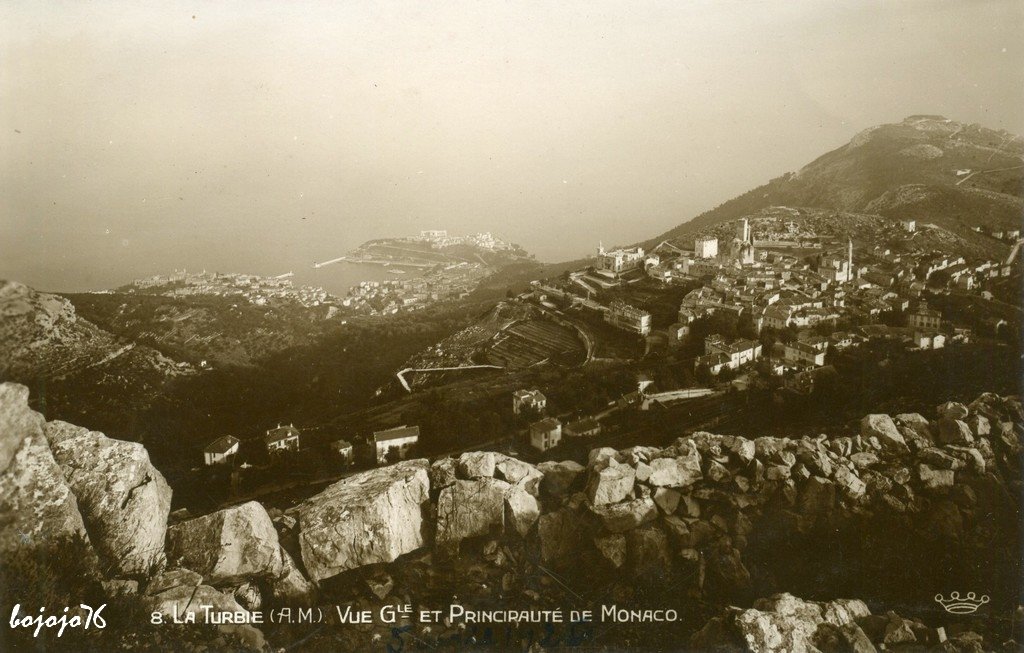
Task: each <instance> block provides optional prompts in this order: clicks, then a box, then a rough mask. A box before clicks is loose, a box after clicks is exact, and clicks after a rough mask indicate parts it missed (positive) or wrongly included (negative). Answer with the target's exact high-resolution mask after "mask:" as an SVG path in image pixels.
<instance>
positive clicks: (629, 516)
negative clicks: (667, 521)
mask: <svg viewBox="0 0 1024 653" xmlns="http://www.w3.org/2000/svg"><path fill="white" fill-rule="evenodd" d="M593 511H594V514H595V515H597V516H598V518H599V519H600V520H601V523H602V524H603V525H604V527H605V528H606V529H607V530H609V531H611V532H612V533H622V532H625V531H628V530H630V529H633V528H636V527H637V526H639V525H641V524H644V523H647V522H649V521H654V520H655V519H657V517H658V509H657V508H656V507H655V505H654V501H652V500H651V499H634V500H632V501H626V502H624V503H612V504H603V505H596V506H594V507H593Z"/></svg>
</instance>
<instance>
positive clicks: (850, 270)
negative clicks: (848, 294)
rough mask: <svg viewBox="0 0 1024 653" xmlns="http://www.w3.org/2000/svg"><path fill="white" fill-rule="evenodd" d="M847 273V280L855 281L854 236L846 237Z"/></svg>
mask: <svg viewBox="0 0 1024 653" xmlns="http://www.w3.org/2000/svg"><path fill="white" fill-rule="evenodd" d="M846 273H847V275H849V276H848V277H847V281H853V238H850V237H847V238H846Z"/></svg>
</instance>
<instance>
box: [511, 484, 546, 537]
mask: <svg viewBox="0 0 1024 653" xmlns="http://www.w3.org/2000/svg"><path fill="white" fill-rule="evenodd" d="M538 517H540V505H539V504H538V503H537V498H536V497H535V496H534V495H533V494H531V493H530V492H529V491H527V489H526V488H525V487H523V486H522V485H513V486H512V487H511V488H509V490H508V491H507V492H506V493H505V523H506V524H509V525H511V526H512V528H514V529H515V531H516V532H517V533H519V535H521V536H524V537H525V536H526V534H527V533H529V532H530V529H531V528H533V525H534V524H535V523H537V518H538Z"/></svg>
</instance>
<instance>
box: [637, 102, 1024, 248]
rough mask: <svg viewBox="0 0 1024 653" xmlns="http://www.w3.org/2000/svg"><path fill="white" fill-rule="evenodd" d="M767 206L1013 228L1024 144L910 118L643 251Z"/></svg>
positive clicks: (1023, 186) (939, 120) (863, 136)
mask: <svg viewBox="0 0 1024 653" xmlns="http://www.w3.org/2000/svg"><path fill="white" fill-rule="evenodd" d="M772 206H791V207H814V208H819V209H831V210H837V211H850V212H857V213H869V214H877V215H881V216H883V217H888V218H895V219H914V220H920V221H925V222H932V223H936V224H938V225H941V226H943V227H946V228H948V229H950V230H952V231H955V232H958V233H962V232H965V231H968V230H969V229H970V228H971V227H991V228H995V229H1000V230H1002V229H1010V228H1012V229H1019V228H1020V222H1021V213H1022V210H1024V143H1022V142H1021V140H1020V137H1018V136H1016V135H1013V134H1010V133H1007V132H1005V131H996V130H992V129H986V128H984V127H981V126H979V125H975V124H970V125H967V124H962V123H958V122H955V121H952V120H948V119H946V118H943V117H941V116H911V117H909V118H907V119H905V120H904V121H903V122H900V123H896V124H889V125H880V126H877V127H872V128H870V129H867V130H864V131H862V132H861V133H859V134H857V135H856V136H855V137H854V138H853V139H852V140H851V141H850V142H849V143H847V144H846V145H844V146H842V147H840V148H838V149H836V150H833V151H832V152H829V153H827V154H825V155H823V156H821V157H819V158H818V159H816V160H814V161H812V162H811V163H809V164H807V165H806V166H804V167H803V168H801V169H800V170H799V171H797V172H795V173H787V174H785V175H783V176H781V177H777V178H775V179H772V180H771V181H769V182H768V183H766V184H764V185H763V186H758V187H757V188H754V189H752V190H750V191H748V192H746V193H744V194H742V195H739V196H738V197H735V198H733V199H731V200H729V201H727V202H725V203H723V204H721V205H719V206H717V207H715V208H714V209H711V210H710V211H706V212H705V213H702V214H700V215H698V216H697V217H695V218H694V219H692V220H690V221H688V222H685V223H683V224H681V225H679V226H677V227H674V228H673V229H670V230H669V231H667V232H665V233H664V234H662V235H660V236H658V237H657V238H653V239H651V240H650V241H648V242H649V243H651V244H653V243H657V242H660V241H662V240H666V239H675V238H680V237H687V236H689V235H692V234H694V233H696V232H698V231H700V230H701V229H705V228H708V227H711V226H714V225H716V224H720V223H722V222H726V221H729V220H735V219H737V218H740V217H743V216H745V215H750V214H753V213H756V212H758V211H760V210H763V209H766V208H769V207H772Z"/></svg>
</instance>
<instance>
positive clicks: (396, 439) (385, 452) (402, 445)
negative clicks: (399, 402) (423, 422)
mask: <svg viewBox="0 0 1024 653" xmlns="http://www.w3.org/2000/svg"><path fill="white" fill-rule="evenodd" d="M419 439H420V427H418V426H406V425H404V424H403V425H402V426H396V427H395V428H392V429H386V430H384V431H375V432H374V434H373V444H374V448H375V449H376V453H377V463H378V464H384V463H385V462H387V459H388V456H389V455H390V454H391V452H392V451H396V450H397V451H398V456H399V458H402V459H404V458H405V456H406V454H408V453H409V448H410V447H412V445H414V444H416V443H417V442H419Z"/></svg>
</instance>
